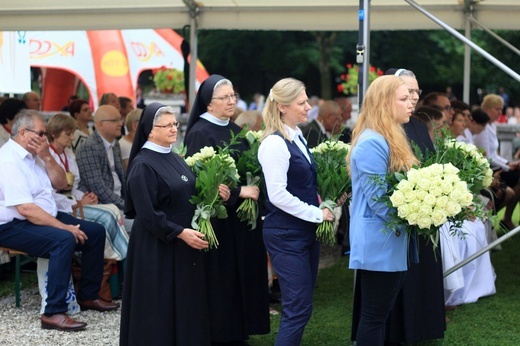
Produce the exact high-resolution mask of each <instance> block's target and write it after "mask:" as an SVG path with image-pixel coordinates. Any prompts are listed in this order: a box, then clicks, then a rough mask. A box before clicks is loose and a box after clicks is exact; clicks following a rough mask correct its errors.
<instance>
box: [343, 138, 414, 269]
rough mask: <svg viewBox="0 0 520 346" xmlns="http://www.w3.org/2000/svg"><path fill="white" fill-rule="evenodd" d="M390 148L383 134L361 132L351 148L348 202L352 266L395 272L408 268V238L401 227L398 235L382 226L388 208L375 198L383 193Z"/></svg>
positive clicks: (350, 266) (352, 267)
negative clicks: (350, 185)
mask: <svg viewBox="0 0 520 346" xmlns="http://www.w3.org/2000/svg"><path fill="white" fill-rule="evenodd" d="M389 156H390V149H389V147H388V144H387V142H386V140H385V139H384V137H383V136H382V135H381V134H379V133H377V132H375V131H373V130H369V129H367V130H365V131H363V132H362V133H361V134H360V136H359V139H358V142H357V143H356V145H355V146H354V147H353V148H352V154H351V157H350V169H351V172H352V201H351V205H350V210H351V211H350V262H349V268H351V269H364V270H372V271H384V272H396V271H404V270H407V269H408V259H407V255H408V239H409V236H408V234H407V233H406V232H405V230H404V229H402V230H400V232H399V233H400V234H399V235H398V236H397V235H396V233H395V232H394V231H393V230H390V229H388V228H387V227H386V226H385V221H387V220H388V214H389V212H390V208H389V207H388V206H386V204H384V203H382V202H377V201H376V200H375V199H377V198H378V197H380V196H381V195H383V194H384V193H385V192H386V186H384V184H381V183H380V182H379V183H376V182H375V181H374V177H375V176H379V177H380V179H379V180H380V181H381V180H384V179H385V177H386V174H387V172H388V162H389Z"/></svg>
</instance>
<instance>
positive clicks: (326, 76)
mask: <svg viewBox="0 0 520 346" xmlns="http://www.w3.org/2000/svg"><path fill="white" fill-rule="evenodd" d="M314 37H315V38H316V42H317V44H318V49H319V51H320V61H319V62H318V69H319V70H320V81H321V98H322V99H324V100H330V99H332V88H331V87H332V82H331V72H330V61H331V54H332V48H333V47H334V43H335V42H336V38H337V37H338V33H337V32H330V31H316V32H314Z"/></svg>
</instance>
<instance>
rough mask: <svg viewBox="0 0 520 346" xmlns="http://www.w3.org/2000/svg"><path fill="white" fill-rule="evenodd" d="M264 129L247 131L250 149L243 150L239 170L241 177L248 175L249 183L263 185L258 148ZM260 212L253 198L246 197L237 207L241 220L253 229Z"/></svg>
mask: <svg viewBox="0 0 520 346" xmlns="http://www.w3.org/2000/svg"><path fill="white" fill-rule="evenodd" d="M260 138H262V131H247V132H246V134H245V139H246V140H247V142H248V143H249V149H248V150H246V151H243V152H242V153H241V154H240V157H239V158H238V160H237V170H238V174H239V175H240V176H241V177H244V176H245V177H246V180H247V181H246V184H247V185H254V186H258V187H261V186H262V166H261V165H260V162H259V161H258V148H259V147H260ZM258 214H259V207H258V202H257V201H255V200H254V199H252V198H246V199H245V200H244V201H243V202H242V203H241V204H240V206H239V207H238V209H237V216H238V218H239V219H240V221H244V222H245V221H247V223H248V225H249V226H250V227H251V229H255V228H256V220H257V218H258Z"/></svg>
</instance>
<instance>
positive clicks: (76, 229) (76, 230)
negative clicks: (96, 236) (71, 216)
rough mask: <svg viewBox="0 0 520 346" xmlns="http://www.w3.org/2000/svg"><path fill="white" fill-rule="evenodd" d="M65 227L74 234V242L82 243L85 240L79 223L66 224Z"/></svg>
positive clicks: (85, 236)
mask: <svg viewBox="0 0 520 346" xmlns="http://www.w3.org/2000/svg"><path fill="white" fill-rule="evenodd" d="M66 226H67V227H66V228H65V230H67V231H69V232H70V233H72V234H73V235H74V238H76V244H77V243H81V244H84V243H85V240H87V239H88V238H87V235H86V234H85V233H83V231H82V230H80V229H79V225H66Z"/></svg>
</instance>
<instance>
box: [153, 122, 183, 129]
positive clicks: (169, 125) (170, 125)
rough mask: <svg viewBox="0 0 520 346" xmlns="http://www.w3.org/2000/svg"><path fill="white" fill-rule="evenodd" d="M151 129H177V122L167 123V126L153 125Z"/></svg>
mask: <svg viewBox="0 0 520 346" xmlns="http://www.w3.org/2000/svg"><path fill="white" fill-rule="evenodd" d="M153 127H160V128H163V129H173V127H177V128H178V127H179V122H178V121H176V122H174V123H169V124H166V125H154V126H153Z"/></svg>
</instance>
